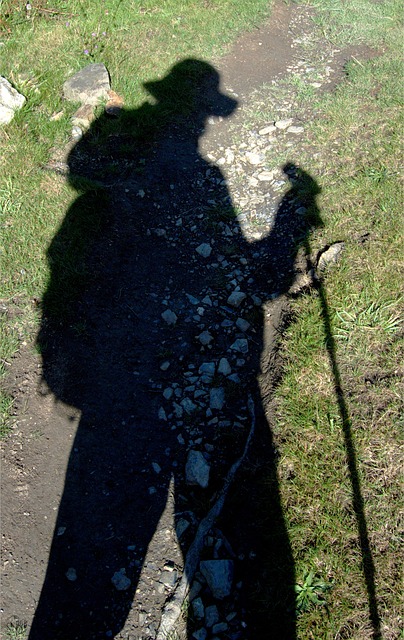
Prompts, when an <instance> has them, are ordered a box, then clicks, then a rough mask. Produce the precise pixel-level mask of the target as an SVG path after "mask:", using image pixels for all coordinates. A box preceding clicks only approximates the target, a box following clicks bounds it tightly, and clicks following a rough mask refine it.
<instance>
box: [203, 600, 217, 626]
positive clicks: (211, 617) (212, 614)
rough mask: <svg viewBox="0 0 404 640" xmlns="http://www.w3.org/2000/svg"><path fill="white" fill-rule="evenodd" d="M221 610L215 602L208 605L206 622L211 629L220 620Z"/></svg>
mask: <svg viewBox="0 0 404 640" xmlns="http://www.w3.org/2000/svg"><path fill="white" fill-rule="evenodd" d="M219 619H220V616H219V610H218V608H217V606H216V605H215V604H212V605H210V607H206V609H205V624H206V626H207V627H208V629H210V627H213V625H214V624H217V623H218V622H219Z"/></svg>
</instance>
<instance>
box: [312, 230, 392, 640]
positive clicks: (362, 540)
mask: <svg viewBox="0 0 404 640" xmlns="http://www.w3.org/2000/svg"><path fill="white" fill-rule="evenodd" d="M305 248H306V255H307V256H310V255H311V250H310V243H309V242H308V241H307V242H306V247H305ZM308 267H309V269H310V271H311V272H312V273H315V271H314V269H313V265H312V264H309V265H308ZM314 286H315V288H316V290H317V292H318V296H319V300H320V305H321V316H322V320H323V326H324V336H325V344H326V348H327V353H328V359H329V363H330V368H331V372H332V380H333V386H334V393H335V399H336V402H337V405H338V411H339V415H340V418H341V423H342V432H343V437H344V447H345V455H346V462H347V467H348V472H349V480H350V483H351V489H352V506H353V509H354V512H355V519H356V525H357V528H358V536H359V544H360V550H361V557H362V569H363V575H364V579H365V584H366V591H367V599H368V608H369V619H370V623H371V625H372V638H373V640H380V639H381V638H382V635H381V630H380V616H379V612H378V606H377V598H376V585H375V574H376V571H375V565H374V561H373V556H372V550H371V548H370V542H369V533H368V528H367V523H366V516H365V508H364V500H363V495H362V489H361V482H360V477H359V473H358V464H357V454H356V449H355V442H354V438H353V435H352V421H351V418H350V416H349V411H348V407H347V403H346V400H345V394H344V389H343V386H342V380H341V374H340V370H339V366H338V362H337V356H336V344H335V339H334V336H333V333H332V328H331V322H330V313H329V305H328V300H327V292H326V289H325V286H324V284H323V282H322V280H321V278H315V279H314Z"/></svg>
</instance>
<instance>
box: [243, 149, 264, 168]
mask: <svg viewBox="0 0 404 640" xmlns="http://www.w3.org/2000/svg"><path fill="white" fill-rule="evenodd" d="M245 157H246V158H247V161H248V162H249V163H250V164H252V165H258V164H261V163H262V162H264V158H263V156H262V155H260V154H259V153H254V152H253V151H247V153H246V154H245Z"/></svg>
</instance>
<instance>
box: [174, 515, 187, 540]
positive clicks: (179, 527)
mask: <svg viewBox="0 0 404 640" xmlns="http://www.w3.org/2000/svg"><path fill="white" fill-rule="evenodd" d="M189 526H190V525H189V522H188V520H185V518H180V519H179V520H178V522H177V524H176V527H175V533H176V535H177V538H178V539H180V538H181V536H182V535H184V533H185V531H186V530H187V529H188V527H189Z"/></svg>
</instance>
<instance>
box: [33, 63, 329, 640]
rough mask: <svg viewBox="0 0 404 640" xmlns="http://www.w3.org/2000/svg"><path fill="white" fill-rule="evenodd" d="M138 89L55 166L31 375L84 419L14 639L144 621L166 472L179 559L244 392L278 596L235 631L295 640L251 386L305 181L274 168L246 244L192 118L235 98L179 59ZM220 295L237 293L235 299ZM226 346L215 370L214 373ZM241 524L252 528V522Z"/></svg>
mask: <svg viewBox="0 0 404 640" xmlns="http://www.w3.org/2000/svg"><path fill="white" fill-rule="evenodd" d="M145 86H146V88H147V89H148V91H149V92H150V93H151V95H152V96H153V98H154V103H152V102H145V103H144V104H143V105H142V106H141V107H140V108H139V109H136V110H132V111H126V112H124V113H123V114H122V116H121V118H120V119H118V120H112V121H111V120H110V119H108V117H107V116H105V115H102V116H100V117H99V118H98V119H97V120H96V121H95V122H94V124H93V125H92V126H91V128H90V130H89V131H88V133H86V134H85V135H84V136H83V138H82V139H81V140H80V141H79V142H78V143H77V144H76V146H75V147H74V148H73V149H72V151H71V153H70V156H69V161H68V164H69V169H70V177H69V180H70V182H71V184H72V186H73V187H74V188H75V189H76V190H77V192H78V194H79V195H78V197H77V199H76V200H75V202H74V203H73V204H72V206H71V207H70V209H69V210H68V212H67V213H66V216H65V218H64V220H63V222H62V224H61V227H60V229H59V230H58V231H57V233H56V235H55V237H54V238H53V240H52V242H51V244H50V246H49V248H48V253H47V256H48V260H49V265H50V281H49V285H48V288H47V291H46V293H45V295H44V298H43V303H42V325H41V329H40V332H39V335H38V345H39V347H40V350H41V353H42V359H43V377H44V381H45V382H46V385H47V387H48V388H49V390H50V391H51V392H52V393H53V394H54V396H55V398H56V399H57V400H59V401H62V402H64V403H66V404H67V405H70V406H72V407H75V408H76V409H77V410H79V411H80V414H81V417H80V423H79V426H78V428H77V432H76V434H75V439H74V442H73V445H72V449H71V453H70V457H69V461H68V466H67V471H66V478H65V486H64V491H63V496H62V498H61V502H60V506H59V511H58V516H57V521H56V526H55V531H54V537H53V541H52V545H51V550H50V556H49V562H48V567H47V572H46V576H45V580H44V584H43V588H42V592H41V596H40V600H39V603H38V607H37V610H36V613H35V617H34V620H33V623H32V627H31V630H30V635H29V639H30V640H48V639H49V640H50V639H52V640H58V639H64V640H89V639H90V638H91V639H94V640H95V639H96V638H105V637H115V636H117V634H119V632H120V631H121V630H122V629H123V627H124V625H125V621H126V620H127V618H128V615H129V614H131V616H132V618H131V620H132V622H131V624H132V627H131V631H132V633H134V634H135V635H134V637H139V638H140V637H143V636H146V635H147V633H146V632H144V631H143V630H142V623H141V621H139V620H138V618H137V614H138V613H139V612H136V611H133V610H132V611H131V608H132V603H133V600H134V597H135V595H136V589H137V586H138V584H139V576H140V574H141V571H142V567H143V565H144V561H145V558H146V554H147V550H148V546H149V543H150V541H151V539H152V536H153V534H154V533H155V531H156V527H157V526H158V523H159V520H160V518H161V515H162V513H163V510H164V508H165V506H166V503H167V499H168V492H169V487H170V483H171V482H174V485H175V512H176V518H177V521H179V520H181V521H182V523H183V522H184V519H185V520H186V518H187V517H188V516H187V514H188V515H189V514H191V515H190V516H189V522H188V524H189V527H188V530H187V532H186V533H184V535H181V536H180V542H181V545H182V547H183V553H184V555H185V554H186V550H187V545H188V542H189V537H187V536H192V532H193V530H194V529H193V527H194V521H195V520H198V518H200V517H203V515H204V512H205V511H206V504H207V503H208V501H209V497H210V496H211V495H212V493H213V492H214V491H215V490H216V489H217V488H219V487H220V485H221V482H222V480H223V477H224V476H225V474H226V469H227V468H228V467H229V465H230V464H231V462H232V461H233V460H234V458H235V457H236V456H237V455H238V453H239V452H240V451H241V450H242V448H243V445H244V442H245V437H246V434H247V433H248V410H247V397H248V395H249V394H250V395H252V396H253V397H254V402H255V406H256V410H257V434H256V438H255V443H254V446H253V449H252V452H251V456H252V457H253V458H254V459H256V460H257V461H258V462H259V464H260V466H261V468H264V469H265V473H268V474H269V476H270V478H271V483H270V491H269V493H270V495H269V496H261V497H259V499H258V498H257V500H253V501H252V503H253V505H254V509H255V507H256V505H258V503H260V501H261V498H263V499H264V500H265V501H266V503H267V506H268V508H269V509H270V519H269V521H266V522H265V523H264V525H265V527H270V528H271V531H273V532H274V535H273V551H274V552H275V555H276V563H275V564H276V567H275V568H274V569H273V571H272V573H271V571H270V572H267V573H266V574H265V576H264V579H265V580H266V581H268V582H269V588H270V589H272V593H273V596H274V603H276V604H275V605H274V608H273V611H272V613H271V615H270V616H269V615H268V616H267V617H266V616H265V614H264V615H263V616H262V617H261V618H260V619H259V621H258V622H257V623H255V622H254V617H255V613H254V615H250V616H249V613H248V611H247V614H246V615H247V618H249V619H248V625H247V632H243V628H240V629H236V628H235V629H234V633H239V634H240V633H241V635H239V636H238V637H240V638H242V637H244V636H243V635H242V634H243V633H246V634H247V635H248V637H256V638H260V637H262V638H264V637H265V638H266V637H267V631H268V627H267V626H266V624H267V623H269V622H270V623H271V625H274V626H273V628H274V629H275V630H276V632H277V636H276V637H277V638H287V639H288V640H289V639H293V638H294V637H295V609H294V596H293V584H294V568H293V557H292V553H291V549H290V545H289V541H288V536H287V530H286V527H285V523H284V519H283V513H282V507H281V502H280V498H279V489H278V483H277V479H276V458H275V455H274V451H273V444H272V435H271V430H270V428H269V426H268V423H267V422H266V419H265V416H264V411H263V409H262V405H261V400H260V391H259V387H258V384H257V376H258V373H259V369H260V357H261V352H262V347H263V326H264V323H263V311H262V305H261V302H262V301H265V300H268V298H269V297H270V296H271V295H272V296H274V295H278V294H281V293H284V292H286V291H288V290H289V289H290V287H291V286H292V284H293V282H294V281H295V278H296V255H297V249H298V247H299V244H302V243H303V242H304V239H305V238H307V235H308V233H309V232H310V229H311V228H312V227H313V225H317V224H319V223H320V219H319V215H318V209H317V207H316V203H315V196H316V194H317V193H318V192H319V189H318V187H317V185H316V183H315V181H314V180H313V179H312V178H311V177H310V176H308V175H307V174H306V173H305V172H303V171H302V170H301V169H299V168H298V167H296V166H294V165H292V164H289V165H286V166H285V168H284V171H285V173H286V175H287V177H288V179H289V180H290V188H289V191H288V193H287V194H286V195H285V196H284V198H283V200H282V202H281V204H280V206H279V208H278V211H277V216H276V219H275V222H274V224H273V226H272V229H271V230H270V232H269V233H268V234H267V235H266V236H265V237H264V238H263V239H262V240H260V241H257V242H248V241H247V240H246V238H245V237H244V236H243V233H242V230H241V228H240V224H239V222H238V219H237V216H236V214H235V211H234V209H233V206H232V203H231V199H230V196H229V192H228V190H227V186H226V183H225V180H224V177H223V175H222V173H221V171H220V169H219V168H218V167H217V166H215V165H214V164H213V163H211V162H209V161H208V160H207V159H206V158H204V157H203V156H202V155H201V153H200V152H199V150H198V144H199V140H200V137H201V136H202V134H203V132H204V129H205V126H206V120H207V118H208V117H210V116H221V117H227V116H229V115H230V114H231V113H232V112H233V111H234V110H235V109H236V107H237V103H236V101H235V100H233V99H232V98H230V97H228V96H225V95H224V94H222V93H221V91H220V88H219V75H218V73H217V71H216V70H215V69H214V68H213V67H211V66H210V65H208V64H207V63H204V62H201V61H198V60H184V61H182V62H180V63H178V64H177V65H175V66H174V67H173V68H172V69H171V70H170V72H169V73H168V74H167V76H166V77H165V78H163V79H162V80H158V81H154V82H149V83H147V84H146V85H145ZM234 291H239V292H242V293H245V294H246V297H245V299H244V300H240V301H239V302H238V303H237V305H235V304H234V303H233V304H232V303H231V302H229V295H230V294H231V293H232V292H234ZM166 312H169V313H166ZM240 319H241V320H243V321H244V323H243V322H241V323H240ZM246 323H247V324H246ZM223 358H224V359H226V360H227V364H228V365H229V367H228V369H227V370H226V371H224V370H223V371H224V373H220V371H219V368H218V365H219V363H220V361H221V360H222V359H223ZM206 364H209V365H211V366H212V365H213V374H212V368H209V367H208V370H207V369H206ZM229 369H230V370H229ZM212 388H213V389H215V390H216V392H215V393H214V394H213V396H214V397H212V394H211V390H212ZM188 449H193V450H195V449H196V450H199V451H201V452H203V455H204V456H205V458H206V459H207V460H208V462H209V465H210V469H211V476H210V480H209V486H208V488H207V489H204V488H201V487H200V486H193V485H190V484H187V482H186V481H185V477H184V468H185V463H186V458H187V451H188ZM250 481H251V483H253V481H254V478H253V477H250ZM249 489H251V490H252V489H253V487H247V490H249ZM250 507H251V505H250ZM257 513H258V512H257V511H256V510H255V511H252V512H251V513H250V514H246V519H249V521H251V520H254V519H255V518H257V517H258V515H257ZM184 514H185V515H184ZM177 524H178V522H177ZM238 526H239V527H240V526H241V527H244V523H238ZM261 528H262V527H261ZM246 531H248V532H249V534H248V535H253V536H256V537H259V536H261V529H260V526H257V527H253V528H251V527H250V525H248V526H247V525H246ZM179 535H180V534H179ZM254 544H255V543H254ZM257 545H258V547H259V550H258V557H259V558H261V559H263V554H265V548H264V546H265V545H264V544H261V542H260V540H258V538H257ZM122 568H125V572H122V571H121V569H122ZM237 570H238V569H237V567H236V578H237ZM116 573H118V574H119V575H118V577H119V580H120V582H119V584H118V582H116V581H115V582H114V583H113V582H112V581H111V579H112V577H113V576H114V574H116ZM167 595H168V593H167ZM245 603H246V604H245V605H243V606H244V607H247V608H248V607H249V604H248V599H245ZM225 604H226V603H225V602H224V606H225ZM153 624H154V622H153V620H152V621H151V623H150V624H149V627H148V633H149V635H150V636H152V635H153V633H155V631H156V628H155V626H153ZM234 624H236V623H234ZM254 625H255V631H254ZM265 627H266V628H265ZM190 633H191V630H190ZM136 634H138V635H136ZM254 634H255V635H254ZM247 635H246V636H245V637H247Z"/></svg>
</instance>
